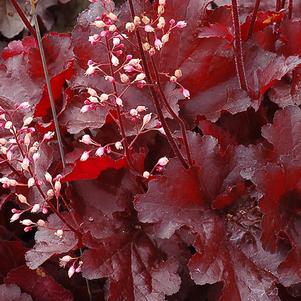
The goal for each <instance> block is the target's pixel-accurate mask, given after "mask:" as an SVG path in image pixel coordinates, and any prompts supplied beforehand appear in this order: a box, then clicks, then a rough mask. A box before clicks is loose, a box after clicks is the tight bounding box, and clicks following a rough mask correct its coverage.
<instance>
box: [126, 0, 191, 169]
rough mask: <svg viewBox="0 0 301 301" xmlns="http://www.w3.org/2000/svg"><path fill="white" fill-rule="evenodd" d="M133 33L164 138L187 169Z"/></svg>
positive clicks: (140, 45)
mask: <svg viewBox="0 0 301 301" xmlns="http://www.w3.org/2000/svg"><path fill="white" fill-rule="evenodd" d="M129 5H130V10H131V15H132V18H133V19H134V17H135V10H134V5H133V1H132V0H129ZM135 32H136V39H137V42H138V46H139V51H140V55H141V59H142V64H143V68H144V72H145V75H146V82H147V84H148V85H149V86H148V87H149V90H150V93H151V95H152V99H153V103H154V105H155V107H156V111H157V114H158V117H159V120H160V122H161V124H162V127H163V129H164V131H165V134H166V137H167V140H168V142H169V145H170V146H171V148H172V150H173V152H174V154H175V155H176V156H177V157H178V158H179V160H180V161H181V163H182V165H183V166H184V167H185V168H189V165H188V164H187V162H186V160H185V158H184V157H183V155H182V153H181V151H180V149H179V147H178V145H177V144H176V142H175V140H174V138H173V137H172V134H171V131H170V129H169V127H168V124H167V122H166V120H165V118H164V115H163V112H162V109H161V106H160V101H159V99H158V96H157V93H156V90H155V88H154V85H155V84H154V83H153V81H152V78H151V75H150V71H149V68H148V64H147V60H146V57H145V54H144V50H143V47H142V39H141V36H140V33H139V29H138V28H137V29H136V31H135Z"/></svg>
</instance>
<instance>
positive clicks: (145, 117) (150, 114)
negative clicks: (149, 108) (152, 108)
mask: <svg viewBox="0 0 301 301" xmlns="http://www.w3.org/2000/svg"><path fill="white" fill-rule="evenodd" d="M151 119H152V113H149V114H146V115H144V117H143V123H142V127H144V126H145V125H146V124H148V123H149V122H150V121H151Z"/></svg>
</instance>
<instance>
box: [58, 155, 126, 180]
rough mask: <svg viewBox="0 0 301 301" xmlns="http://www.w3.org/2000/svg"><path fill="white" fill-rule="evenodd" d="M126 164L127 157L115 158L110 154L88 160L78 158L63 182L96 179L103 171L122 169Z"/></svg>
mask: <svg viewBox="0 0 301 301" xmlns="http://www.w3.org/2000/svg"><path fill="white" fill-rule="evenodd" d="M125 166H126V159H125V158H122V159H118V160H113V159H111V158H110V157H108V156H103V157H97V158H89V159H88V160H86V161H80V159H78V160H77V161H75V163H74V168H73V170H72V171H71V172H70V173H68V174H67V175H65V176H64V177H63V179H62V181H63V182H72V181H77V180H89V179H90V180H91V179H96V178H97V177H98V176H99V175H100V174H101V173H102V172H103V171H105V170H107V169H110V168H113V169H117V170H118V169H120V168H123V167H125Z"/></svg>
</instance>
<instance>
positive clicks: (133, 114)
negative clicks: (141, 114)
mask: <svg viewBox="0 0 301 301" xmlns="http://www.w3.org/2000/svg"><path fill="white" fill-rule="evenodd" d="M130 115H131V116H133V117H134V116H137V115H138V112H137V110H136V109H131V110H130Z"/></svg>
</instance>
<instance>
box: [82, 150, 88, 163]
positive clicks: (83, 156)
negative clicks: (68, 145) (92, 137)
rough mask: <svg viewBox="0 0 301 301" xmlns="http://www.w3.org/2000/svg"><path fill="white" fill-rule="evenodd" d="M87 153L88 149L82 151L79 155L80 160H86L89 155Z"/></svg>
mask: <svg viewBox="0 0 301 301" xmlns="http://www.w3.org/2000/svg"><path fill="white" fill-rule="evenodd" d="M89 153H90V152H88V151H85V152H83V153H82V155H81V157H80V161H87V160H88V159H89V157H90V155H89Z"/></svg>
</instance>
